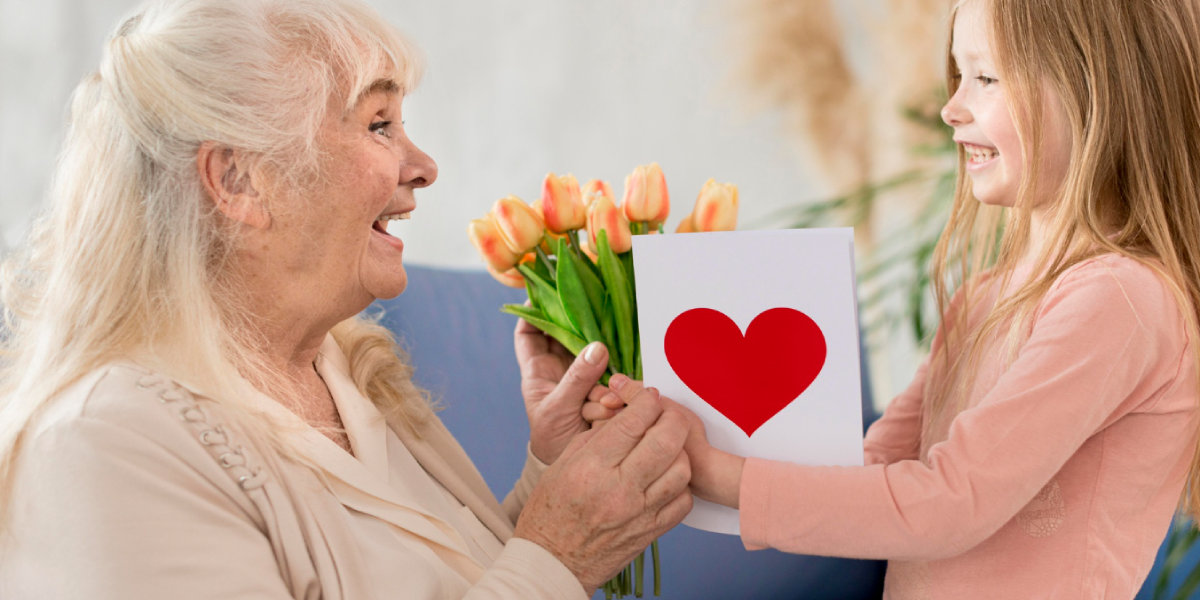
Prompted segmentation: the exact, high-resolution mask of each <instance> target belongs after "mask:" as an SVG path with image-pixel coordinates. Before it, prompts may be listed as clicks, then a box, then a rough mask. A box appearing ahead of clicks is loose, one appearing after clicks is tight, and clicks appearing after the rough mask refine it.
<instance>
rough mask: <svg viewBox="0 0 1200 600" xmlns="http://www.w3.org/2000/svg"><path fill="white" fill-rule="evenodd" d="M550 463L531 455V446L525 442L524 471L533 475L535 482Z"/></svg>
mask: <svg viewBox="0 0 1200 600" xmlns="http://www.w3.org/2000/svg"><path fill="white" fill-rule="evenodd" d="M549 468H550V465H548V464H546V463H544V462H542V461H540V460H538V457H536V456H534V455H533V446H531V445H530V444H525V468H524V472H525V473H527V474H529V475H531V476H533V477H534V481H535V482H536V481H537V480H538V479H540V478H541V476H542V473H545V472H546V469H549Z"/></svg>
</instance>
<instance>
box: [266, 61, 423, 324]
mask: <svg viewBox="0 0 1200 600" xmlns="http://www.w3.org/2000/svg"><path fill="white" fill-rule="evenodd" d="M402 101H403V96H401V95H400V93H399V88H398V86H396V84H395V83H394V82H392V81H391V80H390V79H381V80H379V81H377V82H376V83H375V84H374V85H372V86H371V88H370V89H369V90H368V92H367V93H365V94H364V95H363V96H362V97H361V98H360V99H359V101H358V102H357V103H356V104H355V106H354V107H353V108H352V109H351V110H350V111H349V112H348V113H347V114H345V115H344V116H343V115H342V111H341V110H340V108H331V110H330V111H329V113H330V114H329V116H328V117H327V118H326V120H325V123H324V126H323V128H322V131H321V134H320V137H319V139H318V144H319V146H320V147H321V149H322V151H323V153H324V158H323V159H322V161H323V169H322V172H323V175H324V177H322V178H321V179H319V180H318V183H317V184H316V185H315V186H312V187H311V188H309V189H305V190H303V191H301V192H300V195H301V196H302V197H301V198H299V199H297V200H295V201H293V202H291V203H289V204H290V208H289V209H287V210H286V211H284V212H282V213H280V214H278V215H273V217H274V218H275V220H276V222H277V223H278V224H279V225H280V227H281V228H282V229H284V230H285V232H286V236H285V239H286V237H291V238H292V239H290V240H286V241H285V242H284V244H285V245H286V246H287V247H288V248H289V250H290V251H291V252H292V254H294V256H292V257H291V258H290V260H287V261H286V262H285V268H286V269H288V270H290V271H292V272H293V273H292V275H294V277H295V278H302V279H304V280H306V281H308V282H310V283H311V285H310V286H309V287H310V290H311V293H313V294H318V295H319V298H321V299H325V301H328V302H332V303H335V304H336V305H337V306H339V307H344V306H347V303H349V304H353V305H355V306H358V309H361V307H365V306H366V305H367V304H369V303H370V302H371V301H373V300H375V299H376V298H394V297H396V296H397V295H399V294H400V293H401V292H403V291H404V288H405V286H406V285H407V283H408V278H407V275H406V274H405V272H404V266H403V265H402V264H401V259H402V255H403V251H404V243H403V242H402V241H400V239H399V238H397V237H394V236H392V235H390V234H388V233H387V224H388V219H389V218H394V217H401V218H408V217H409V216H410V213H411V212H412V210H413V209H415V208H416V199H415V198H414V195H413V190H415V189H417V188H422V187H425V186H427V185H430V184H432V183H433V181H434V180H435V179H437V165H436V164H435V163H434V162H433V159H431V158H430V157H429V156H428V155H427V154H425V153H424V152H422V151H421V150H420V149H418V148H417V147H416V146H415V145H414V144H413V143H412V141H411V140H409V139H408V137H407V135H405V133H404V127H403V124H402V121H401V112H400V108H401V102H402ZM354 312H357V310H355V311H354Z"/></svg>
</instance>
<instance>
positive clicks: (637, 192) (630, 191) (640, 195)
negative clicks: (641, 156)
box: [621, 163, 671, 228]
mask: <svg viewBox="0 0 1200 600" xmlns="http://www.w3.org/2000/svg"><path fill="white" fill-rule="evenodd" d="M621 208H622V209H624V211H625V218H627V219H629V221H630V222H638V221H644V222H647V223H650V224H651V227H652V228H653V227H657V226H658V224H659V223H662V222H663V221H666V220H667V215H669V214H670V213H671V200H670V195H669V194H667V180H666V178H664V177H663V172H662V168H661V167H659V166H658V163H650V164H649V165H640V166H638V167H637V168H635V169H634V170H633V173H631V174H630V175H629V176H628V177H626V178H625V199H624V200H622V201H621Z"/></svg>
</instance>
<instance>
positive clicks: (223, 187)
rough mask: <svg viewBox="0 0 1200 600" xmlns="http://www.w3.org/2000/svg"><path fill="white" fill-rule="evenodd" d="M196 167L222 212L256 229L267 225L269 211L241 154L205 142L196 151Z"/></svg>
mask: <svg viewBox="0 0 1200 600" xmlns="http://www.w3.org/2000/svg"><path fill="white" fill-rule="evenodd" d="M196 169H197V170H198V171H199V174H200V181H202V182H203V183H204V189H205V191H207V192H208V197H209V199H210V200H212V202H213V205H214V206H216V208H217V210H219V211H221V214H223V215H225V216H226V217H228V218H230V219H232V220H234V221H237V222H239V223H242V224H245V225H249V226H250V227H253V228H255V229H266V228H268V227H270V225H271V214H270V212H269V211H267V206H266V203H265V202H264V198H263V196H262V194H260V193H259V190H258V189H256V187H255V181H254V179H255V178H253V177H252V176H251V172H250V169H249V168H248V166H247V161H246V160H245V155H244V154H242V153H241V152H237V151H235V150H234V149H232V148H229V147H227V146H219V145H217V144H216V143H214V142H204V143H203V144H200V150H199V151H197V152H196Z"/></svg>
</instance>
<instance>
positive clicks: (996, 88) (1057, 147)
mask: <svg viewBox="0 0 1200 600" xmlns="http://www.w3.org/2000/svg"><path fill="white" fill-rule="evenodd" d="M987 16H988V15H987V6H986V5H985V4H984V3H983V2H980V1H978V0H975V1H971V2H966V3H965V4H963V5H962V6H961V7H960V8H959V9H958V12H957V16H956V19H955V22H954V44H953V47H952V48H951V54H952V55H953V56H954V62H955V63H956V64H957V66H958V69H959V77H960V80H959V86H958V90H957V91H955V93H954V96H953V97H951V98H950V101H949V102H947V103H946V106H945V107H944V108H943V109H942V119H943V120H944V121H945V122H946V124H947V125H950V126H951V127H953V128H954V141H955V142H957V143H958V144H959V145H961V146H962V147H963V150H964V151H965V153H966V160H967V164H966V171H967V175H968V176H969V177H970V178H971V185H972V190H973V191H974V193H975V197H976V198H977V199H978V200H979V201H980V202H983V203H984V204H991V205H996V206H1013V205H1014V204H1016V201H1017V195H1018V190H1019V189H1020V185H1021V178H1022V176H1023V173H1024V162H1023V160H1024V158H1023V156H1022V152H1021V140H1020V137H1019V136H1018V134H1017V127H1016V124H1015V123H1014V121H1013V117H1012V113H1011V106H1010V104H1009V98H1008V95H1007V92H1006V90H1005V82H1004V81H1003V80H1002V79H1001V76H1000V73H999V70H998V69H997V67H996V60H995V55H994V53H993V51H992V47H991V41H990V40H991V30H990V27H989V25H988V22H987ZM1047 92H1048V93H1046V94H1045V95H1044V96H1045V98H1046V102H1045V103H1044V104H1045V105H1044V107H1043V113H1042V127H1043V144H1042V151H1041V168H1040V177H1039V182H1038V183H1039V186H1038V189H1040V190H1055V189H1057V184H1061V182H1062V180H1063V179H1064V178H1065V177H1066V173H1067V167H1068V164H1069V162H1070V153H1071V142H1070V128H1069V127H1068V124H1067V118H1066V116H1065V114H1064V111H1063V109H1062V105H1061V103H1059V102H1058V101H1057V98H1056V97H1055V95H1054V94H1053V93H1049V90H1047ZM1043 193H1044V192H1043ZM1045 200H1046V198H1044V197H1043V198H1040V199H1039V200H1038V201H1037V203H1038V204H1041V203H1042V202H1044V201H1045Z"/></svg>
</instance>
